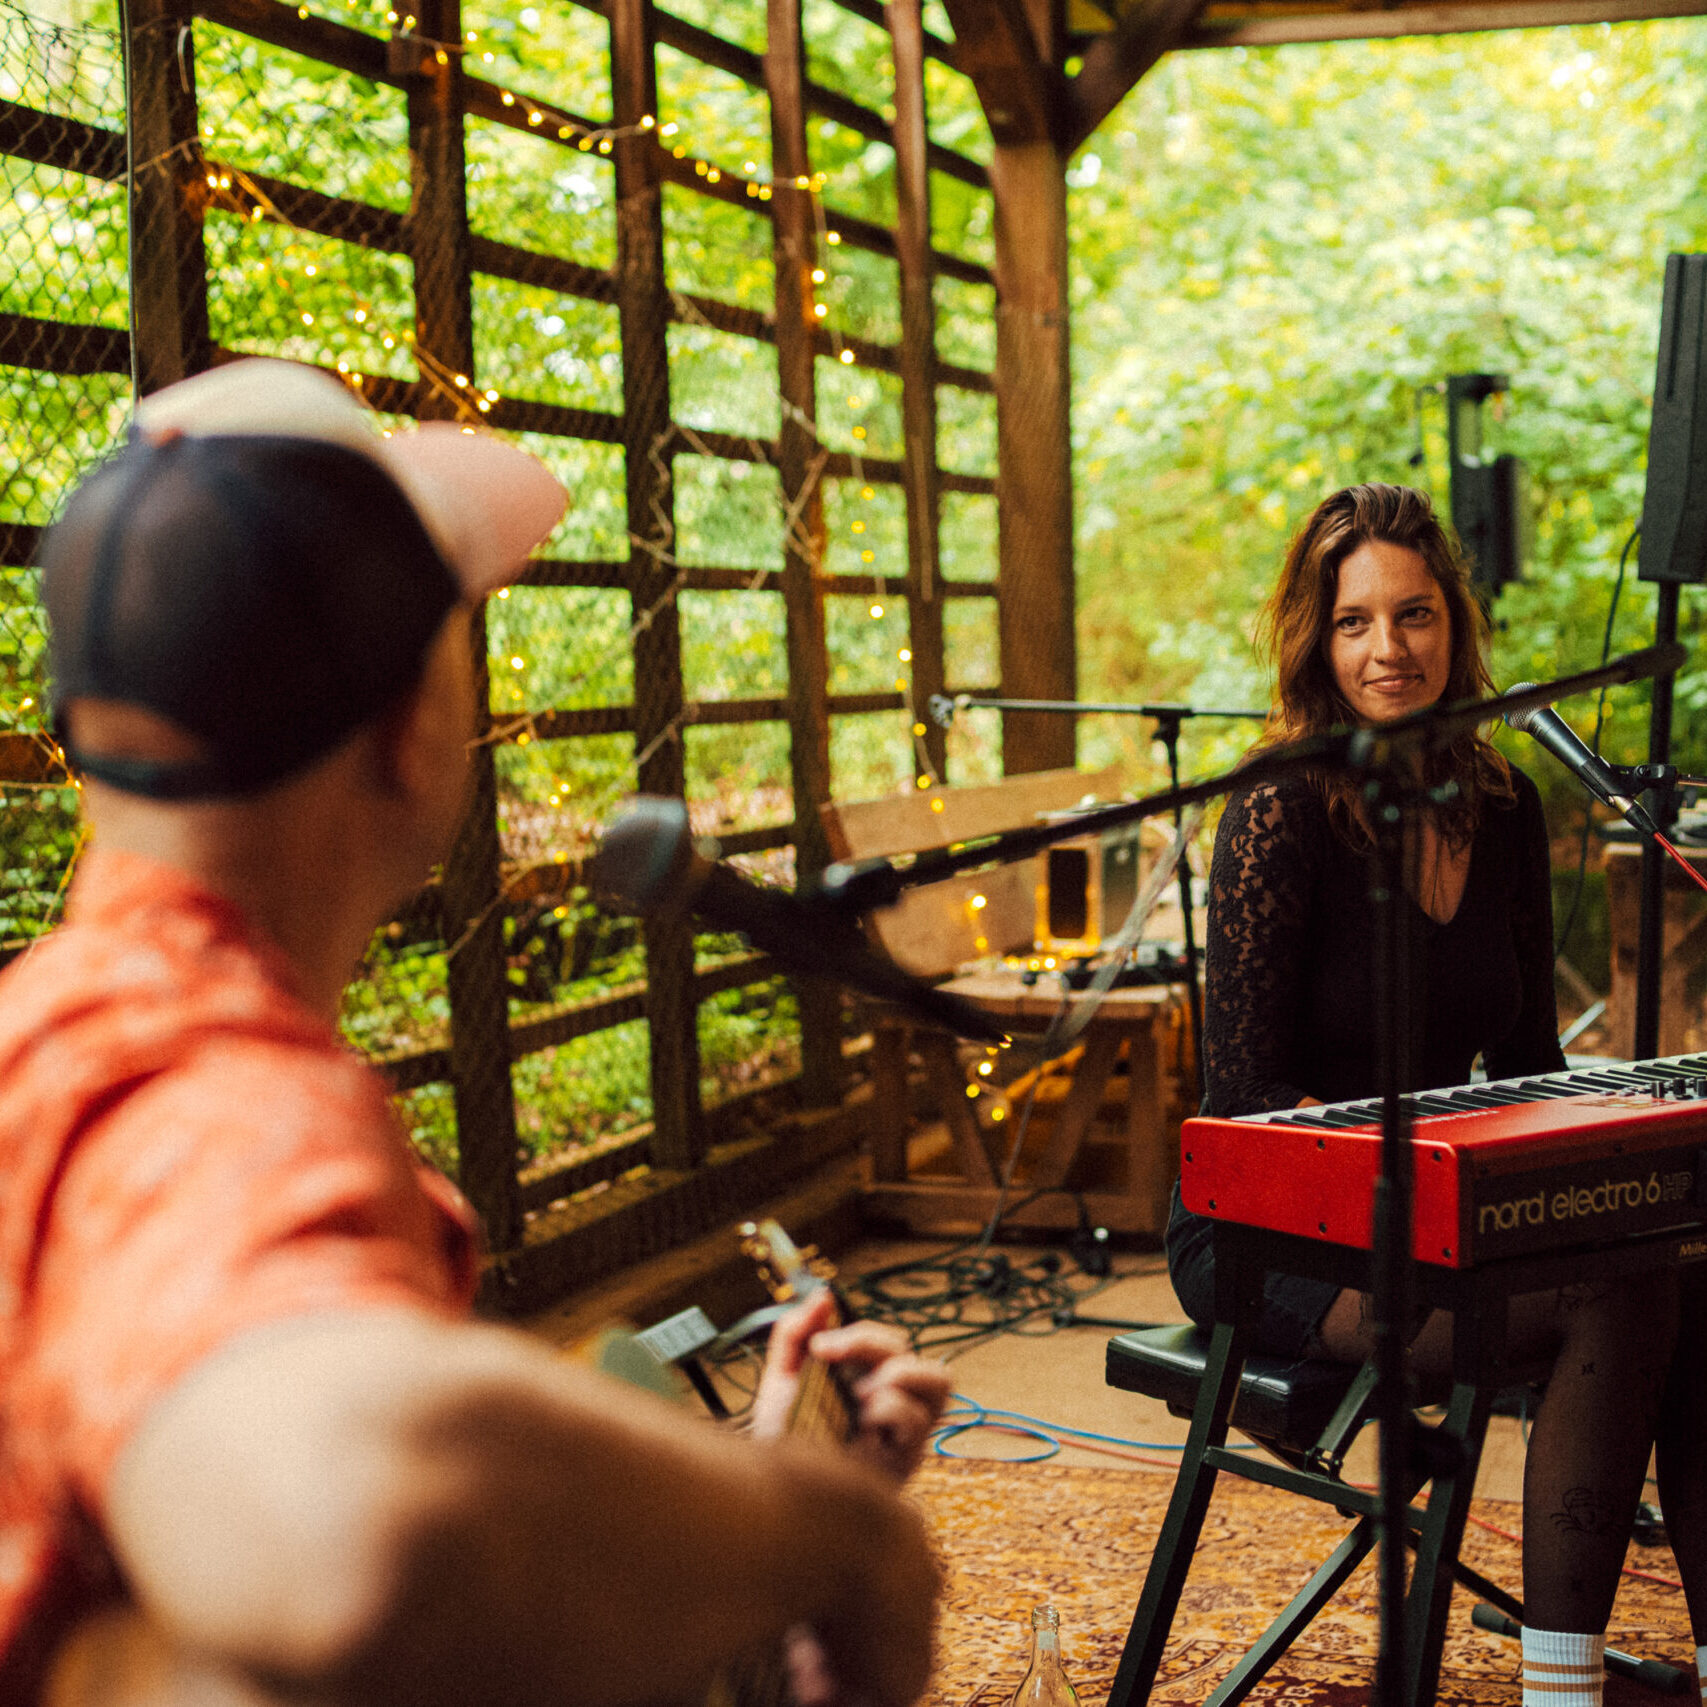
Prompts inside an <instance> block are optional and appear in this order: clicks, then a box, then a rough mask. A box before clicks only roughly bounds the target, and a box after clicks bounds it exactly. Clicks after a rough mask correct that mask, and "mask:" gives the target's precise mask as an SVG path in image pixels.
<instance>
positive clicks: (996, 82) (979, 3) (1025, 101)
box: [946, 0, 1067, 181]
mask: <svg viewBox="0 0 1707 1707" xmlns="http://www.w3.org/2000/svg"><path fill="white" fill-rule="evenodd" d="M946 3H947V6H948V15H949V19H950V21H951V22H952V23H953V25H954V58H955V65H956V67H957V69H958V70H960V71H962V72H964V73H965V75H966V76H968V77H970V78H971V79H972V86H973V87H974V88H975V89H976V90H977V91H978V100H979V102H980V104H981V105H982V106H983V108H984V116H985V118H986V119H988V120H989V124H990V134H991V136H992V137H994V138H995V140H996V143H997V144H998V146H1000V145H1003V144H1010V145H1016V146H1019V145H1024V144H1026V143H1033V142H1051V143H1055V142H1059V141H1060V140H1061V139H1062V137H1064V135H1065V133H1066V123H1067V93H1066V82H1065V79H1064V78H1063V77H1062V75H1061V73H1060V71H1059V70H1058V69H1057V68H1056V66H1055V65H1053V64H1051V63H1050V62H1049V61H1048V60H1046V59H1045V58H1044V57H1043V54H1042V52H1041V51H1040V48H1039V43H1038V39H1037V34H1036V31H1035V30H1034V28H1033V24H1032V20H1031V19H1030V18H1029V17H1028V16H1027V10H1026V4H1025V0H946ZM993 176H994V175H993V173H992V181H993Z"/></svg>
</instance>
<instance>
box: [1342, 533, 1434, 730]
mask: <svg viewBox="0 0 1707 1707" xmlns="http://www.w3.org/2000/svg"><path fill="white" fill-rule="evenodd" d="M1326 650H1327V657H1328V667H1329V668H1330V669H1331V670H1332V671H1333V676H1334V682H1335V684H1336V685H1337V686H1338V688H1339V691H1340V693H1341V695H1342V696H1343V697H1344V699H1345V702H1346V704H1347V705H1349V706H1350V707H1351V709H1352V712H1353V714H1354V715H1355V716H1356V717H1357V719H1358V720H1359V721H1360V722H1363V723H1390V722H1392V721H1393V720H1394V719H1395V718H1398V717H1405V716H1408V715H1409V714H1410V713H1411V712H1413V711H1421V710H1423V709H1424V707H1426V706H1430V705H1433V704H1434V703H1435V701H1436V700H1438V699H1439V698H1440V696H1441V694H1442V693H1443V692H1444V691H1445V689H1446V678H1447V674H1448V671H1449V670H1450V667H1451V663H1452V618H1451V615H1450V613H1449V612H1448V611H1447V608H1446V599H1445V596H1444V595H1443V594H1442V593H1441V590H1440V588H1439V586H1438V585H1437V584H1436V582H1435V579H1434V577H1433V576H1432V575H1431V574H1430V573H1429V571H1428V565H1427V564H1426V563H1425V562H1424V561H1423V558H1422V555H1421V553H1420V552H1416V551H1412V550H1411V549H1410V548H1409V547H1408V546H1403V545H1393V544H1390V543H1389V542H1388V541H1386V540H1384V539H1371V540H1365V541H1364V543H1363V544H1362V545H1360V546H1359V547H1358V548H1357V549H1356V550H1355V551H1354V552H1352V553H1351V554H1350V555H1349V556H1348V557H1347V558H1346V559H1345V561H1344V562H1343V563H1342V564H1341V565H1340V572H1339V588H1338V590H1337V592H1336V593H1335V596H1334V608H1333V611H1332V613H1331V615H1330V616H1329V618H1328V634H1327V641H1326Z"/></svg>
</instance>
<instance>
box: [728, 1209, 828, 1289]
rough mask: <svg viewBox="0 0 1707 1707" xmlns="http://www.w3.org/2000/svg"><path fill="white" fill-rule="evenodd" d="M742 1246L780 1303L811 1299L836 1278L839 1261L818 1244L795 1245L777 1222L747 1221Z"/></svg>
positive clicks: (742, 1228) (743, 1231) (742, 1235)
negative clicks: (830, 1257) (832, 1259)
mask: <svg viewBox="0 0 1707 1707" xmlns="http://www.w3.org/2000/svg"><path fill="white" fill-rule="evenodd" d="M741 1249H742V1251H743V1253H744V1254H745V1255H747V1256H748V1257H750V1258H751V1259H752V1260H753V1262H754V1263H756V1264H757V1265H758V1270H759V1278H760V1279H761V1280H762V1281H763V1282H764V1283H765V1290H766V1291H767V1292H769V1293H770V1295H771V1297H772V1298H774V1299H775V1300H776V1301H777V1303H779V1304H792V1303H794V1302H795V1301H796V1300H798V1299H801V1298H809V1297H810V1296H811V1295H812V1294H813V1293H814V1292H816V1291H817V1290H818V1288H819V1287H820V1286H827V1285H828V1284H829V1283H830V1282H831V1281H832V1280H834V1279H835V1278H836V1268H835V1264H834V1263H832V1262H830V1261H829V1260H828V1258H826V1257H822V1256H820V1255H819V1254H818V1250H817V1247H816V1246H814V1245H806V1246H800V1245H797V1244H795V1242H794V1241H793V1240H792V1239H791V1238H790V1237H789V1236H788V1234H787V1233H785V1232H784V1231H783V1229H782V1228H781V1226H780V1225H778V1223H777V1222H775V1221H744V1222H743V1223H742V1224H741Z"/></svg>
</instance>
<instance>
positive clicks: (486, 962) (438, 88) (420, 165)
mask: <svg viewBox="0 0 1707 1707" xmlns="http://www.w3.org/2000/svg"><path fill="white" fill-rule="evenodd" d="M420 19H421V28H422V30H423V31H424V32H425V33H426V34H427V35H429V36H430V37H432V38H433V39H434V40H436V41H461V40H462V10H461V6H460V3H459V0H421V11H420ZM405 102H406V107H407V112H408V119H409V169H410V180H411V181H410V193H411V202H412V208H411V212H410V215H409V224H408V234H407V235H408V245H409V256H410V262H411V266H412V268H413V273H414V283H415V347H416V358H417V361H418V362H419V364H420V367H421V371H422V375H423V377H425V376H426V375H428V374H429V373H436V374H440V375H444V376H454V375H456V374H462V375H464V376H467V377H469V378H472V377H473V375H474V371H475V369H474V302H473V295H472V292H471V286H470V280H469V264H468V198H467V189H466V184H467V169H466V160H465V156H464V153H463V140H462V138H463V102H462V60H461V57H460V56H459V55H451V56H449V57H448V61H447V63H446V64H444V65H439V64H437V63H436V62H435V61H434V60H433V59H431V58H424V59H423V60H422V61H421V64H420V69H419V71H418V72H417V74H416V75H415V76H413V77H411V78H410V79H409V81H408V86H407V90H406V95H405ZM419 410H420V415H421V418H422V419H423V420H456V419H457V418H458V416H459V414H460V410H461V403H460V400H459V398H458V397H457V396H456V395H455V394H454V390H453V389H449V388H447V387H446V386H445V385H442V384H429V385H424V386H422V387H421V390H420V395H419ZM469 640H470V646H471V648H472V660H473V667H474V679H475V692H476V695H477V698H476V704H477V706H478V708H479V709H478V712H477V720H476V728H475V731H474V733H475V735H476V737H479V736H483V735H484V734H485V732H486V729H487V727H488V726H489V724H490V721H491V714H490V712H489V710H488V698H489V687H488V671H487V653H486V614H485V611H484V610H481V611H479V612H477V613H476V615H475V617H474V620H473V622H472V623H471V624H470V637H469ZM470 772H471V786H470V791H469V804H468V811H467V813H466V814H465V815H464V817H463V821H462V826H461V828H460V829H459V830H458V832H457V837H456V842H455V845H454V846H453V847H452V848H451V851H450V856H449V857H448V858H447V859H446V861H445V865H444V882H443V885H442V890H441V893H442V895H443V907H444V927H445V937H446V941H447V949H448V953H447V956H446V966H445V979H446V984H447V994H448V997H449V1001H450V1024H451V1037H450V1052H449V1066H450V1075H451V1085H452V1094H453V1098H454V1101H455V1104H456V1133H457V1180H458V1184H460V1185H461V1187H462V1190H463V1193H464V1194H465V1195H466V1196H467V1198H468V1200H469V1202H470V1203H472V1204H473V1205H474V1207H475V1208H476V1209H477V1210H478V1211H479V1213H480V1219H481V1221H482V1223H483V1225H484V1227H485V1230H486V1238H487V1242H488V1244H489V1245H490V1247H491V1249H492V1250H494V1251H504V1250H508V1249H509V1248H510V1246H511V1244H512V1243H513V1242H514V1241H515V1240H516V1238H517V1237H518V1235H519V1231H520V1225H521V1222H520V1210H519V1208H518V1200H517V1192H516V1107H515V1097H514V1095H513V1092H512V1090H511V1085H510V1058H509V1053H508V1051H507V1050H506V1048H505V1047H504V1039H505V1037H506V1036H507V1035H508V1032H509V1024H510V999H509V981H508V974H507V969H506V966H505V963H504V921H503V916H502V910H501V908H500V907H499V905H498V901H499V898H500V894H501V891H500V888H499V846H498V785H497V776H496V772H495V770H494V766H493V760H492V748H491V745H490V744H489V743H488V742H486V741H484V740H479V739H477V740H476V743H475V745H474V747H473V758H472V762H471V765H470Z"/></svg>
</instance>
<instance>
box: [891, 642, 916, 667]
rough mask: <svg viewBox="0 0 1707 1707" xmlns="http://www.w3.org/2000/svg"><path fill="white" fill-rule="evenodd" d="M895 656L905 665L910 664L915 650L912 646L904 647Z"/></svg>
mask: <svg viewBox="0 0 1707 1707" xmlns="http://www.w3.org/2000/svg"><path fill="white" fill-rule="evenodd" d="M895 656H896V657H897V658H899V659H900V660H901V662H902V663H903V664H910V663H912V661H913V650H912V648H911V647H910V646H903V647H902V648H901V650H900V651H899V652H897V653H896V654H895Z"/></svg>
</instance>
